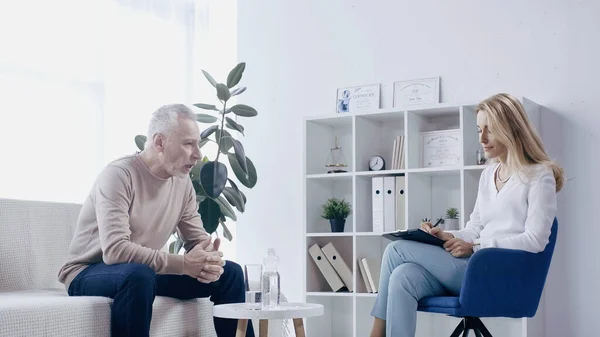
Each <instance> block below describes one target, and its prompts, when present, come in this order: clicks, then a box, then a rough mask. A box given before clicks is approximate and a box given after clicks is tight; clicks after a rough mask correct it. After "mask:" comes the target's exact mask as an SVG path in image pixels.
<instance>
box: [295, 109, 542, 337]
mask: <svg viewBox="0 0 600 337" xmlns="http://www.w3.org/2000/svg"><path fill="white" fill-rule="evenodd" d="M521 102H522V103H523V104H524V106H525V108H526V110H527V113H528V115H529V118H530V119H531V121H532V123H533V124H534V126H535V127H536V129H537V130H540V128H539V127H540V118H541V116H540V112H541V108H540V106H538V105H537V104H536V103H534V102H532V101H530V100H528V99H526V98H522V99H521ZM475 107H476V104H436V105H432V106H424V107H412V108H392V109H379V110H375V111H372V112H368V113H359V114H333V115H327V116H318V117H312V118H306V119H305V121H304V163H305V165H304V172H303V174H304V190H303V199H304V219H303V220H304V221H303V223H304V224H305V226H304V246H305V248H306V254H305V259H304V267H303V281H304V282H303V283H304V292H305V293H304V294H305V300H306V301H308V302H312V303H320V304H323V305H324V307H325V314H324V315H323V316H320V317H315V318H309V319H308V320H307V322H306V330H307V335H308V336H320V337H329V336H335V337H338V336H339V337H349V336H353V337H362V336H368V335H369V333H370V329H371V326H372V322H373V318H372V316H371V315H370V312H371V309H372V307H373V304H374V303H375V299H376V296H377V295H376V294H369V293H367V290H366V286H365V284H364V282H363V279H362V276H361V274H360V270H359V269H358V265H357V262H356V261H357V260H358V259H359V258H363V257H366V258H368V259H369V263H370V264H371V263H373V264H374V265H373V266H372V267H371V268H372V269H371V271H372V272H373V271H375V272H376V273H377V275H378V274H379V268H380V263H381V258H382V256H383V252H384V251H385V248H386V246H387V245H388V244H389V243H390V241H389V240H387V239H384V238H382V237H381V234H379V233H373V232H372V230H373V226H372V206H371V205H372V204H371V178H372V177H374V176H396V175H405V179H406V186H405V190H406V198H405V200H406V204H405V207H406V210H407V211H406V212H405V215H406V218H405V223H406V224H407V227H409V228H416V227H417V226H419V224H420V219H421V218H423V217H425V216H427V217H433V218H434V219H435V218H437V217H441V216H443V215H444V214H445V211H446V209H448V208H449V207H456V208H457V209H458V210H459V212H460V216H459V226H460V227H461V228H462V227H464V224H465V222H466V221H468V217H469V215H470V214H471V212H472V210H473V207H474V205H475V199H476V196H477V188H478V183H479V177H480V175H481V172H482V170H483V169H484V168H485V167H484V166H479V165H476V152H477V149H478V148H479V146H480V144H479V140H478V134H477V123H476V115H475ZM450 129H460V134H461V136H462V148H463V153H462V164H461V165H458V166H455V167H440V168H422V167H420V165H419V163H420V161H419V159H420V153H419V151H420V132H426V131H437V130H450ZM401 135H404V136H406V137H405V146H404V151H406V152H405V157H406V169H402V170H384V171H377V172H371V171H368V167H367V163H368V159H369V158H370V157H371V156H372V155H375V154H379V155H381V156H383V158H384V159H385V161H386V167H389V166H390V165H389V164H388V163H391V162H392V150H393V141H394V139H395V137H396V136H401ZM335 137H337V139H338V144H339V146H341V147H342V151H343V153H344V155H345V158H346V160H347V164H348V168H347V171H348V172H347V173H331V174H328V173H326V172H327V169H326V168H325V163H326V160H327V158H328V155H329V151H330V148H331V147H333V144H334V138H335ZM330 197H337V198H345V199H346V200H348V201H351V203H352V206H353V210H354V212H353V214H352V215H351V216H349V217H348V219H347V222H346V227H345V232H343V233H331V228H330V225H329V222H328V221H327V220H325V219H323V218H321V217H320V212H321V205H322V204H323V203H324V202H325V200H327V199H328V198H330ZM329 242H333V245H334V246H335V247H336V248H337V249H338V251H339V253H340V255H341V256H342V258H343V259H344V261H345V262H346V264H348V266H349V267H350V269H351V271H352V274H353V282H354V285H355V286H354V290H355V291H354V292H341V293H340V292H338V293H334V292H332V290H331V288H330V287H329V285H328V283H327V281H326V280H325V278H324V277H323V275H322V274H321V272H320V271H319V269H318V268H317V266H316V265H315V263H314V261H313V260H312V258H311V256H310V255H309V253H308V248H309V247H310V246H312V245H313V244H315V243H319V245H320V246H321V247H322V246H324V245H326V244H327V243H329ZM540 317H543V302H542V303H540V307H539V309H538V313H537V315H536V317H534V318H533V319H509V318H492V319H482V320H483V321H484V323H485V324H486V325H487V326H488V328H489V329H490V331H491V332H492V334H494V335H495V336H496V335H498V336H514V337H538V336H540V337H541V336H543V318H540ZM458 322H459V320H458V319H457V318H452V317H448V316H444V315H440V314H429V313H419V314H418V321H417V336H422V337H425V336H427V337H428V336H446V335H447V336H449V335H450V334H451V332H452V331H453V329H454V328H455V327H456V325H457V324H458Z"/></svg>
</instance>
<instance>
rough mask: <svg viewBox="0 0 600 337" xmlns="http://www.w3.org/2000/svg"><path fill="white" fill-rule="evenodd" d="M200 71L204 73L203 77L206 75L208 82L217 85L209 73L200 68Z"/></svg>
mask: <svg viewBox="0 0 600 337" xmlns="http://www.w3.org/2000/svg"><path fill="white" fill-rule="evenodd" d="M202 73H203V74H204V77H206V79H207V80H208V81H209V82H210V84H212V86H213V87H216V86H217V81H215V79H214V78H213V77H212V76H210V74H209V73H208V72H206V71H204V70H202Z"/></svg>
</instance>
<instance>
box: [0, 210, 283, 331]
mask: <svg viewBox="0 0 600 337" xmlns="http://www.w3.org/2000/svg"><path fill="white" fill-rule="evenodd" d="M80 207H81V205H78V204H65V203H51V202H39V201H23V200H12V199H2V198H0V336H2V337H4V336H7V337H8V336H10V337H20V336H28V337H31V336H94V337H101V336H109V335H110V305H111V303H112V299H110V298H105V297H91V296H90V297H69V296H68V294H67V292H66V289H65V287H64V285H63V284H62V283H60V282H58V280H57V273H58V270H59V269H60V267H61V266H62V264H63V263H64V262H65V259H66V256H67V249H68V247H69V243H70V241H71V237H72V235H73V230H74V228H75V224H76V222H77V217H78V215H79V209H80ZM212 307H213V304H212V302H210V300H209V299H208V298H204V299H196V300H189V301H182V300H177V299H173V298H168V297H161V296H157V297H156V299H155V301H154V311H153V313H152V323H151V327H150V334H151V335H152V336H202V337H216V333H215V330H214V324H213V316H212ZM256 323H258V322H255V325H254V327H255V329H256V330H255V331H256V332H257V336H258V324H256ZM273 323H275V322H273ZM281 331H283V330H282V326H281V324H279V327H277V325H276V324H270V326H269V336H275V335H280V332H281Z"/></svg>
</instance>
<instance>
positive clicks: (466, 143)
mask: <svg viewBox="0 0 600 337" xmlns="http://www.w3.org/2000/svg"><path fill="white" fill-rule="evenodd" d="M475 108H476V106H475V105H466V106H463V107H462V109H463V112H462V125H463V128H462V139H463V151H464V152H463V158H464V159H463V162H464V164H465V165H466V166H471V165H477V150H478V149H481V148H482V147H481V144H480V143H479V134H478V133H477V114H476V113H475Z"/></svg>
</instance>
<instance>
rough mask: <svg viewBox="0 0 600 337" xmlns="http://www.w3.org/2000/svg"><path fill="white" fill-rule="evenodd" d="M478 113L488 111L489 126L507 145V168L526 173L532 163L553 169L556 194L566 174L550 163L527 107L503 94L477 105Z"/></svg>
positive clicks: (553, 163) (499, 139) (500, 140)
mask: <svg viewBox="0 0 600 337" xmlns="http://www.w3.org/2000/svg"><path fill="white" fill-rule="evenodd" d="M475 111H476V113H479V111H485V112H487V119H488V127H489V128H490V130H491V131H492V132H493V133H494V135H495V136H496V137H497V138H498V141H499V142H500V143H501V144H503V145H504V146H506V149H507V152H508V154H507V156H506V163H505V164H506V166H507V167H508V169H509V170H510V171H512V172H526V171H527V169H528V168H529V166H531V165H533V164H543V165H546V166H548V167H549V168H551V169H552V172H553V173H554V179H555V180H556V191H557V192H558V191H560V190H561V189H562V187H563V182H564V177H563V175H564V171H563V169H562V168H560V167H559V166H558V165H557V164H556V163H555V162H554V161H552V160H550V158H549V157H548V155H547V154H546V151H545V150H544V145H543V144H542V141H541V140H540V137H539V136H538V134H537V132H536V131H535V129H534V128H533V126H532V125H531V122H530V121H529V118H527V114H526V113H525V108H524V107H523V105H522V104H521V102H519V100H517V99H516V98H515V97H513V96H511V95H509V94H505V93H500V94H497V95H494V96H491V97H489V98H487V99H486V100H484V101H482V102H481V103H479V104H478V105H477V108H476V109H475Z"/></svg>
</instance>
